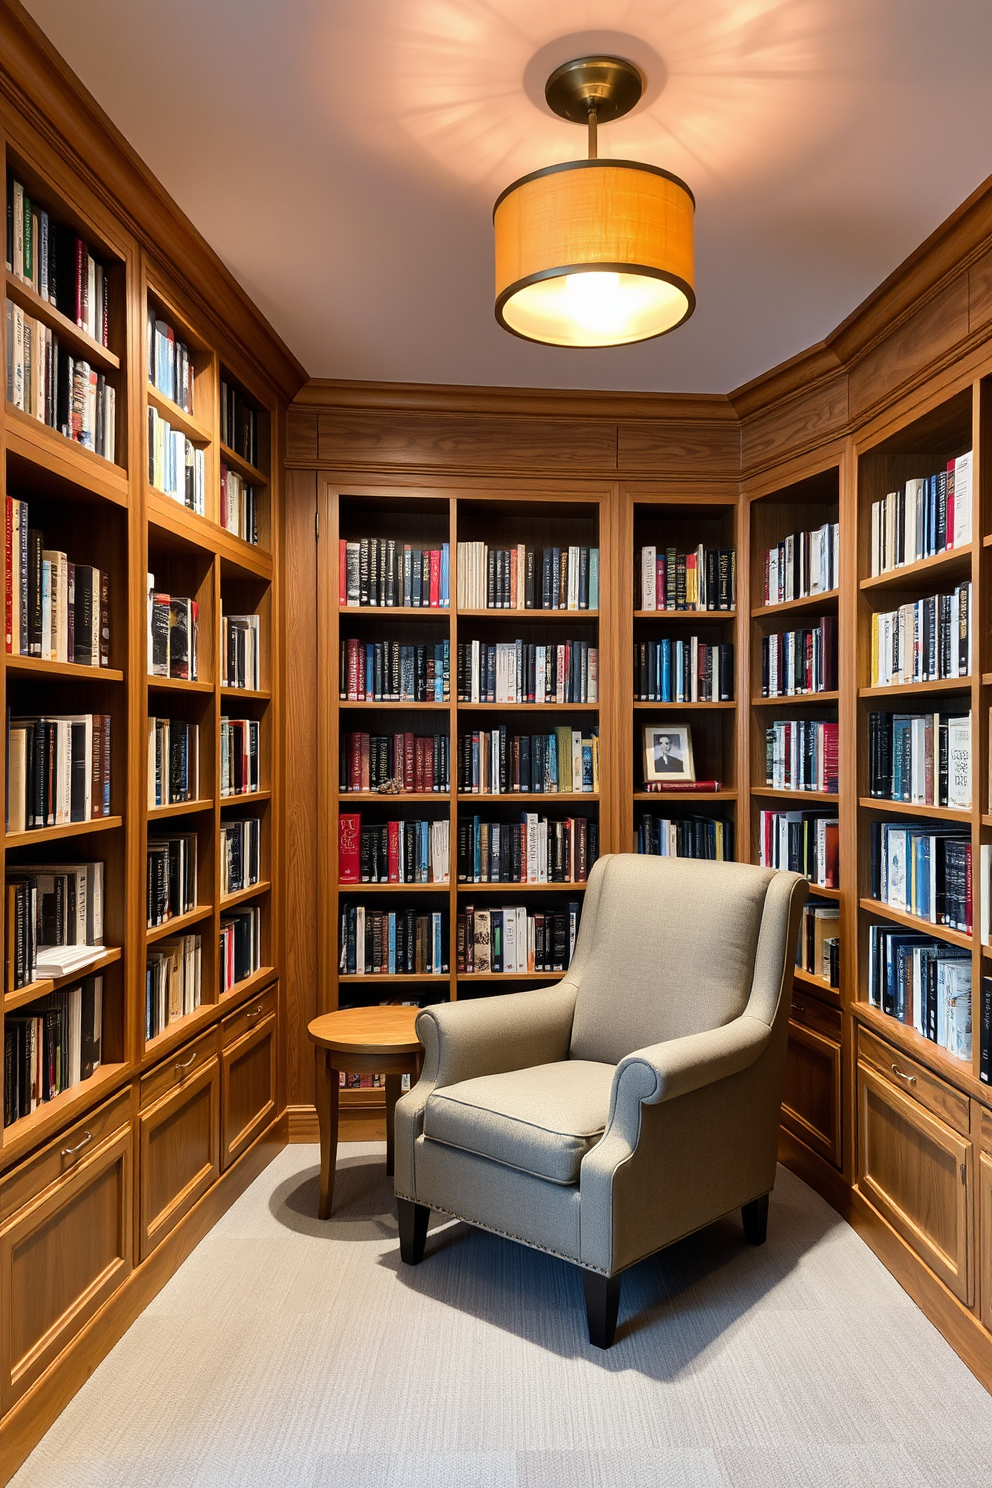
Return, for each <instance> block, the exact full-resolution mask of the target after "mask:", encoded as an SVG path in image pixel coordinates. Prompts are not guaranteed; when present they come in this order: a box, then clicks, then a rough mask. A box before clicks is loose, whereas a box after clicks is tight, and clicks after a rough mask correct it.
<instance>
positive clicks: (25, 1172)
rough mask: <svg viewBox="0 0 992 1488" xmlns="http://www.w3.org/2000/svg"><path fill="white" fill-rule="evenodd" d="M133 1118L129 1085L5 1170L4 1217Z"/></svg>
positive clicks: (0, 1185) (0, 1195)
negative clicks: (7, 1171)
mask: <svg viewBox="0 0 992 1488" xmlns="http://www.w3.org/2000/svg"><path fill="white" fill-rule="evenodd" d="M130 1119H131V1087H130V1086H127V1087H125V1089H124V1090H122V1091H120V1092H119V1093H118V1094H117V1095H115V1096H114V1097H113V1099H112V1100H109V1101H107V1102H106V1104H105V1105H102V1106H97V1108H96V1110H95V1111H90V1112H89V1113H88V1114H87V1115H86V1116H81V1117H80V1119H79V1120H78V1121H75V1122H73V1124H72V1126H69V1127H66V1129H65V1131H63V1132H62V1134H61V1136H59V1137H58V1138H57V1139H55V1140H53V1141H51V1142H49V1143H48V1145H47V1147H42V1149H41V1151H40V1152H36V1153H35V1155H34V1157H30V1158H28V1160H27V1161H26V1162H23V1163H21V1164H20V1166H19V1167H16V1168H14V1169H12V1171H11V1172H9V1173H5V1174H4V1176H3V1179H2V1181H0V1221H3V1220H7V1219H9V1218H10V1217H11V1215H12V1214H14V1213H16V1212H17V1210H18V1209H23V1208H24V1205H25V1204H26V1203H28V1201H29V1200H30V1199H33V1198H35V1197H36V1196H37V1195H38V1194H40V1193H41V1192H42V1191H43V1190H44V1189H46V1188H48V1187H49V1185H50V1184H52V1183H54V1182H55V1181H56V1180H57V1179H59V1178H61V1177H63V1176H64V1175H65V1174H67V1173H68V1172H69V1171H70V1169H71V1168H72V1167H74V1166H75V1165H78V1163H79V1161H80V1160H81V1159H82V1158H84V1157H89V1156H90V1154H91V1153H93V1152H95V1151H96V1149H97V1148H98V1147H99V1146H100V1144H101V1143H102V1142H104V1141H106V1139H107V1138H108V1137H109V1136H111V1135H114V1136H116V1134H117V1131H118V1129H119V1128H120V1127H122V1126H124V1125H125V1124H126V1123H128V1122H129V1121H130Z"/></svg>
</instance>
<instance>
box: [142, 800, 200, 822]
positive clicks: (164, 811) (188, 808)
mask: <svg viewBox="0 0 992 1488" xmlns="http://www.w3.org/2000/svg"><path fill="white" fill-rule="evenodd" d="M213 809H214V803H213V800H212V799H206V800H204V799H203V798H202V797H201V799H200V800H198V801H177V802H175V804H174V805H171V806H149V807H148V810H147V815H148V820H149V821H167V820H168V819H169V817H171V816H194V815H195V814H196V813H197V812H198V811H212V810H213Z"/></svg>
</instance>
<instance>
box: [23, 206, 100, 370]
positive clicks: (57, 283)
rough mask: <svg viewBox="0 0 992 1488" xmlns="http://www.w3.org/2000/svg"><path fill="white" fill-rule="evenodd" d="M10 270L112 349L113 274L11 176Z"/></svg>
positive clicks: (94, 337)
mask: <svg viewBox="0 0 992 1488" xmlns="http://www.w3.org/2000/svg"><path fill="white" fill-rule="evenodd" d="M6 260H7V268H8V269H9V270H10V272H11V273H12V274H13V275H14V277H15V279H20V281H21V282H22V284H27V285H29V286H30V287H31V288H32V289H33V290H34V292H35V294H37V295H40V296H41V298H42V299H43V300H47V301H48V303H49V304H50V305H54V306H55V309H56V310H58V312H59V314H60V315H64V316H65V317H66V319H67V320H71V321H73V322H74V324H75V325H77V326H78V327H79V329H80V330H81V331H85V332H86V334H87V335H88V336H91V337H92V338H93V340H94V341H98V342H99V343H100V345H101V346H109V345H110V338H109V329H110V327H109V320H110V313H109V311H110V304H109V301H110V295H109V282H108V278H107V271H106V269H105V268H104V266H103V264H102V263H100V262H98V260H97V259H95V258H94V257H93V255H92V253H91V252H90V250H89V244H88V243H86V242H85V240H84V239H83V238H81V237H80V236H79V234H78V233H77V232H76V231H75V230H74V229H73V228H71V227H64V226H63V225H62V224H61V223H60V222H58V221H57V220H56V219H55V218H54V217H52V216H51V214H50V213H49V212H48V210H47V209H46V208H45V207H43V206H42V205H41V204H40V202H37V201H35V200H33V199H32V198H31V197H30V196H29V195H28V193H27V191H26V190H25V188H24V186H23V185H22V183H21V182H20V181H18V180H16V179H15V178H14V177H13V176H9V177H8V178H7V253H6Z"/></svg>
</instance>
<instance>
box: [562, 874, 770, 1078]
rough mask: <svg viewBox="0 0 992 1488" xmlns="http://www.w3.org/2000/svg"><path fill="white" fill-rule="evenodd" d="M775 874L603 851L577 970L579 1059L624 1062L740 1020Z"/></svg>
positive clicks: (575, 1053)
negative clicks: (658, 1046)
mask: <svg viewBox="0 0 992 1488" xmlns="http://www.w3.org/2000/svg"><path fill="white" fill-rule="evenodd" d="M774 877H775V872H774V870H773V869H770V868H756V867H754V866H752V865H751V864H748V863H711V862H704V861H699V860H696V859H693V858H656V857H649V856H646V855H643V856H642V855H641V854H635V853H613V854H609V855H607V856H606V857H603V858H600V859H599V861H598V862H597V863H596V864H595V866H594V867H593V870H592V872H591V874H590V875H589V884H588V888H587V890H586V900H585V904H584V906H583V911H582V921H581V923H580V926H579V935H578V941H577V943H576V947H575V956H574V957H573V960H572V966H571V970H570V972H569V976H568V981H570V982H572V983H574V985H575V986H576V988H577V993H576V999H575V1016H574V1019H573V1023H572V1038H571V1045H570V1048H569V1054H570V1057H571V1058H572V1059H592V1060H597V1061H601V1062H603V1063H606V1064H618V1063H619V1061H620V1060H621V1059H623V1058H624V1057H625V1056H626V1055H627V1054H630V1053H632V1052H633V1050H634V1049H642V1048H644V1047H646V1046H647V1045H649V1044H656V1043H662V1042H665V1041H667V1040H668V1039H675V1038H682V1037H684V1036H685V1035H687V1034H692V1033H702V1032H704V1031H705V1030H707V1029H710V1028H719V1027H722V1026H723V1024H725V1023H729V1022H730V1021H731V1020H732V1019H734V1018H737V1017H740V1015H741V1013H742V1012H743V1011H744V1008H745V1005H746V1004H747V1001H748V997H749V995H750V992H751V982H752V977H753V973H754V962H755V951H756V949H757V945H758V933H759V931H760V929H761V921H762V914H763V912H764V908H765V896H766V893H767V890H768V885H769V883H770V882H771V880H772V879H773V878H774ZM786 913H787V911H786Z"/></svg>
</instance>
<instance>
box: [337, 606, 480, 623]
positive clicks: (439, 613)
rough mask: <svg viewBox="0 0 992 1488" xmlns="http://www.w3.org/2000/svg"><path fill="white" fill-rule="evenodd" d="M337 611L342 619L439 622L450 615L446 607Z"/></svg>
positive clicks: (382, 607) (360, 608) (339, 607)
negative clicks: (363, 616)
mask: <svg viewBox="0 0 992 1488" xmlns="http://www.w3.org/2000/svg"><path fill="white" fill-rule="evenodd" d="M338 611H339V613H340V616H341V618H342V619H346V618H347V619H351V618H352V617H354V616H360V615H372V616H374V617H375V619H376V620H381V619H383V618H385V619H387V620H388V619H390V618H392V619H395V620H440V619H442V618H444V619H447V618H448V616H449V615H450V614H451V613H452V611H451V610H449V609H448V607H447V605H445V606H441V605H433V606H432V605H339V606H338ZM482 613H485V614H488V613H489V612H488V611H483V612H482Z"/></svg>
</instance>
